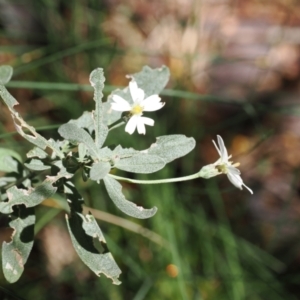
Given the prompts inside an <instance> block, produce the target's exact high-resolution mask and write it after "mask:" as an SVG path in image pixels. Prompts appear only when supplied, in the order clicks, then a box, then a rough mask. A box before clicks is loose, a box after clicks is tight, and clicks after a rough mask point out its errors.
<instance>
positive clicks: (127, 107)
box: [111, 80, 165, 134]
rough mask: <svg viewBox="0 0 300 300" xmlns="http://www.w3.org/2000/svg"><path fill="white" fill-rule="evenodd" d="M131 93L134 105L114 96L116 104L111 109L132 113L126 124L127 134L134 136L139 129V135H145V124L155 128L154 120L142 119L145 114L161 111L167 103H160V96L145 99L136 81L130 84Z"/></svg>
mask: <svg viewBox="0 0 300 300" xmlns="http://www.w3.org/2000/svg"><path fill="white" fill-rule="evenodd" d="M129 91H130V94H131V97H132V100H133V103H132V104H130V103H129V102H128V101H126V100H125V99H123V98H122V97H120V96H118V95H113V96H112V99H113V101H114V102H113V103H112V105H111V108H112V109H113V110H117V111H122V112H123V111H129V112H130V114H131V117H130V119H129V121H128V122H127V124H126V127H125V131H126V132H128V133H129V134H132V133H133V132H134V131H135V129H136V128H137V131H138V133H139V134H145V133H146V128H145V124H146V125H150V126H153V125H154V120H152V119H150V118H147V117H142V115H143V112H144V111H155V110H159V109H161V108H162V107H163V106H164V105H165V103H162V102H160V100H161V99H160V97H159V96H158V95H151V96H149V97H147V98H146V99H144V98H145V92H144V91H143V90H142V89H140V88H139V87H138V85H137V83H136V82H135V81H134V80H132V81H130V82H129Z"/></svg>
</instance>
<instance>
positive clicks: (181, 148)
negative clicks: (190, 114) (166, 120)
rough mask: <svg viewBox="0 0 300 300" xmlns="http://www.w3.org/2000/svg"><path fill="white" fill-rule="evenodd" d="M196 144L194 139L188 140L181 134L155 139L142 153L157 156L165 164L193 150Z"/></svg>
mask: <svg viewBox="0 0 300 300" xmlns="http://www.w3.org/2000/svg"><path fill="white" fill-rule="evenodd" d="M195 145H196V142H195V139H194V138H191V137H190V138H188V137H186V136H185V135H182V134H173V135H164V136H160V137H158V138H156V143H153V144H152V145H151V146H150V148H149V149H147V150H144V151H142V152H144V153H148V154H154V155H158V156H159V157H161V158H162V159H164V161H165V162H166V163H169V162H171V161H172V160H174V159H176V158H179V157H182V156H184V155H186V154H187V153H189V152H190V151H192V150H193V149H194V148H195Z"/></svg>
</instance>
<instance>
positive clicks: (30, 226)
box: [2, 206, 35, 283]
mask: <svg viewBox="0 0 300 300" xmlns="http://www.w3.org/2000/svg"><path fill="white" fill-rule="evenodd" d="M18 209H19V216H18V218H16V219H15V220H13V221H11V222H10V223H9V225H10V227H11V228H13V229H14V233H13V234H12V241H11V242H10V243H6V242H3V244H2V268H3V273H4V276H5V278H6V280H7V281H8V282H10V283H14V282H16V281H17V280H18V279H19V278H20V276H21V275H22V273H23V271H24V265H25V263H26V261H27V259H28V256H29V254H30V252H31V249H32V246H33V239H34V224H35V215H34V209H33V208H24V206H19V207H18Z"/></svg>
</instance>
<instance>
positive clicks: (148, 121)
mask: <svg viewBox="0 0 300 300" xmlns="http://www.w3.org/2000/svg"><path fill="white" fill-rule="evenodd" d="M140 119H141V120H142V121H143V123H144V124H146V125H149V126H153V125H154V120H153V119H150V118H147V117H140Z"/></svg>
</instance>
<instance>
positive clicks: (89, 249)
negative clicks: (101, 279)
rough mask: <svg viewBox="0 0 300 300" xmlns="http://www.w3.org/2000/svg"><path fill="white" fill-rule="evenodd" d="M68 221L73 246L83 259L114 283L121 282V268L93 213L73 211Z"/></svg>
mask: <svg viewBox="0 0 300 300" xmlns="http://www.w3.org/2000/svg"><path fill="white" fill-rule="evenodd" d="M66 221H67V225H68V229H69V233H70V236H71V240H72V243H73V246H74V248H75V250H76V252H77V254H78V255H79V257H80V258H81V260H82V261H83V262H84V263H85V264H86V265H87V266H88V267H89V268H90V269H91V270H92V271H93V272H94V273H95V274H96V275H97V276H100V274H101V273H103V274H104V275H105V276H106V277H108V278H111V279H112V281H113V283H114V284H120V283H121V282H120V281H119V280H118V277H119V276H120V274H121V270H120V268H119V267H118V265H117V264H116V262H115V260H114V258H113V256H112V255H111V253H110V252H109V250H108V248H107V245H106V241H105V239H104V236H103V234H102V231H101V229H100V227H99V226H98V224H97V222H96V220H95V218H94V217H93V216H92V215H90V214H89V215H86V216H84V215H83V214H81V213H77V212H76V213H73V214H72V215H71V218H68V216H66Z"/></svg>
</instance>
